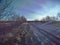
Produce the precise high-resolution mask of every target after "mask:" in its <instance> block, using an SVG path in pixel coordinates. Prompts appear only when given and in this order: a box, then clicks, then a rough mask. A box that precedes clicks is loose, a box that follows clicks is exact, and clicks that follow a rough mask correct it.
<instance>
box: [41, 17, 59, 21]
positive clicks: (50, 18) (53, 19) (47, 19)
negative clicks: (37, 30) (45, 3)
mask: <svg viewBox="0 0 60 45" xmlns="http://www.w3.org/2000/svg"><path fill="white" fill-rule="evenodd" d="M57 20H58V18H57V17H54V16H53V17H50V16H46V17H45V18H43V19H42V20H41V21H57Z"/></svg>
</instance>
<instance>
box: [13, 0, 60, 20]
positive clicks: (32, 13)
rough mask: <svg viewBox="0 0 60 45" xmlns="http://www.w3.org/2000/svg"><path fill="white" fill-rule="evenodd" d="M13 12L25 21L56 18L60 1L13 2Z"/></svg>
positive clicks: (25, 0) (33, 0)
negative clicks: (46, 17)
mask: <svg viewBox="0 0 60 45" xmlns="http://www.w3.org/2000/svg"><path fill="white" fill-rule="evenodd" d="M13 7H14V12H16V14H18V15H23V16H25V17H26V18H27V20H35V19H38V20H41V19H42V18H43V17H45V16H47V15H49V16H56V15H57V13H60V0H15V1H14V2H13Z"/></svg>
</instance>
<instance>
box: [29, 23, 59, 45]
mask: <svg viewBox="0 0 60 45" xmlns="http://www.w3.org/2000/svg"><path fill="white" fill-rule="evenodd" d="M30 25H32V26H33V27H35V28H36V29H37V30H38V31H39V32H41V33H42V34H43V35H45V36H46V37H48V38H49V39H50V40H51V41H52V42H54V43H55V44H56V45H60V38H58V37H56V36H55V35H53V34H51V33H50V32H47V31H45V30H43V29H41V28H39V27H37V26H36V25H34V24H30Z"/></svg>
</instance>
